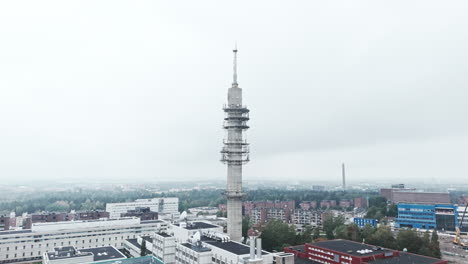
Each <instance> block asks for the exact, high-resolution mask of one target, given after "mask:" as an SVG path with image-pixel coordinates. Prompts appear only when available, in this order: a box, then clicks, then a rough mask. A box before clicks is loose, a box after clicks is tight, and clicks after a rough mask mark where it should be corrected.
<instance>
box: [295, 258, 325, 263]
mask: <svg viewBox="0 0 468 264" xmlns="http://www.w3.org/2000/svg"><path fill="white" fill-rule="evenodd" d="M294 264H320V263H319V262H317V261H313V260H310V259H304V258H298V257H294Z"/></svg>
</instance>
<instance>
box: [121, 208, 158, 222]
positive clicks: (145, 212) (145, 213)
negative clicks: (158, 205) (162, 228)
mask: <svg viewBox="0 0 468 264" xmlns="http://www.w3.org/2000/svg"><path fill="white" fill-rule="evenodd" d="M120 217H138V218H140V219H141V220H142V221H148V220H157V219H158V212H153V211H151V209H150V208H149V207H143V208H142V207H137V208H136V209H135V210H129V211H127V212H126V213H123V214H121V215H120Z"/></svg>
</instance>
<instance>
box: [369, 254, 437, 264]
mask: <svg viewBox="0 0 468 264" xmlns="http://www.w3.org/2000/svg"><path fill="white" fill-rule="evenodd" d="M400 254H401V255H400V256H396V257H393V258H388V259H377V260H372V261H367V262H368V263H370V264H414V263H417V264H434V263H439V262H441V261H443V260H441V259H436V258H430V257H425V256H421V255H415V254H410V253H406V252H400Z"/></svg>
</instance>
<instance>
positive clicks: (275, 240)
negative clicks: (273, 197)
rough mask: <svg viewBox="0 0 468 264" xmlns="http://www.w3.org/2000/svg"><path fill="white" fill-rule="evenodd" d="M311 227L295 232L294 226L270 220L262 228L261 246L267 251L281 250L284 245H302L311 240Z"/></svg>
mask: <svg viewBox="0 0 468 264" xmlns="http://www.w3.org/2000/svg"><path fill="white" fill-rule="evenodd" d="M312 232H313V230H312V228H307V229H306V230H305V231H304V232H303V233H301V234H297V233H296V230H295V229H294V226H292V225H288V224H286V223H283V221H281V220H276V219H275V220H271V221H269V222H268V223H267V224H266V225H265V227H264V228H263V229H262V234H261V236H260V237H261V238H262V246H263V248H264V249H265V250H268V251H273V250H277V251H282V250H283V248H284V247H287V246H291V245H302V244H305V243H309V242H311V241H312Z"/></svg>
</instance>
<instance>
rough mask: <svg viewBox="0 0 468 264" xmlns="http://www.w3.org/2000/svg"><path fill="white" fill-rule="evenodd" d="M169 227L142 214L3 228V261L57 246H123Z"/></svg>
mask: <svg viewBox="0 0 468 264" xmlns="http://www.w3.org/2000/svg"><path fill="white" fill-rule="evenodd" d="M166 227H167V223H166V222H163V221H159V220H156V221H140V219H138V218H123V219H101V220H90V221H65V222H51V223H35V224H33V225H32V228H31V229H29V230H15V231H2V232H0V263H16V262H22V261H23V262H24V261H35V260H40V259H41V258H42V256H43V254H44V253H45V252H46V253H48V252H52V251H54V249H55V248H57V247H66V246H74V247H75V248H77V249H78V250H81V249H87V248H95V247H105V246H113V247H115V248H123V243H124V241H125V240H126V239H129V238H136V237H138V236H139V235H143V236H144V235H151V234H152V233H153V232H154V231H155V230H161V229H164V228H166Z"/></svg>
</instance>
